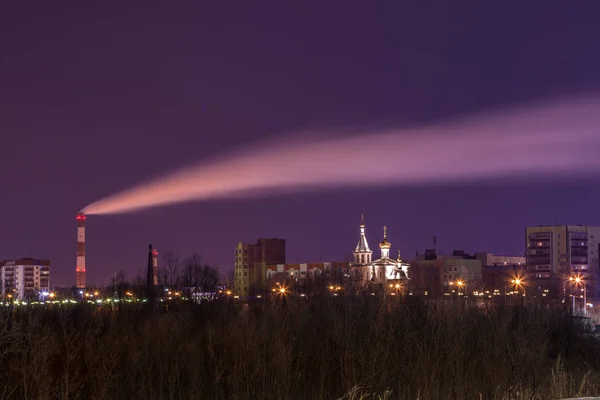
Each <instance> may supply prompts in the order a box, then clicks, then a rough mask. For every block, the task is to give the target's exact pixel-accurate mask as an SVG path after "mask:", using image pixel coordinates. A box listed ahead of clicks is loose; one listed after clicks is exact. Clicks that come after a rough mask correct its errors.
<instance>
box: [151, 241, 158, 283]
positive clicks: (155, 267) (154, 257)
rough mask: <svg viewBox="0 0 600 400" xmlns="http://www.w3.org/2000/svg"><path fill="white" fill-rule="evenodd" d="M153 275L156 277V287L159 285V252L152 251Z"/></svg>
mask: <svg viewBox="0 0 600 400" xmlns="http://www.w3.org/2000/svg"><path fill="white" fill-rule="evenodd" d="M152 274H153V276H154V286H157V285H158V251H156V249H154V250H152Z"/></svg>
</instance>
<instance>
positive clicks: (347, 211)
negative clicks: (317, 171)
mask: <svg viewBox="0 0 600 400" xmlns="http://www.w3.org/2000/svg"><path fill="white" fill-rule="evenodd" d="M35 3H37V4H33V3H31V2H29V3H25V2H22V1H14V0H10V1H7V2H6V4H5V5H3V8H2V12H1V13H0V132H1V133H0V135H1V136H0V137H2V141H1V142H0V143H1V144H2V155H3V163H2V168H0V182H2V188H3V194H2V195H1V196H0V226H1V227H2V229H1V230H0V258H13V257H21V256H27V255H29V254H31V255H32V256H34V257H39V258H50V259H51V260H52V263H53V268H54V269H53V280H54V283H55V284H72V283H73V282H74V275H75V274H74V269H75V251H76V243H75V240H76V228H75V214H76V213H77V211H78V210H79V209H81V208H82V207H84V206H85V205H87V204H89V203H91V202H93V201H96V200H99V199H101V198H103V197H105V196H107V195H110V194H113V193H115V192H118V191H119V190H122V189H126V188H128V187H130V186H132V185H135V184H138V183H139V182H140V181H144V180H147V179H150V178H152V177H154V176H157V175H160V174H163V173H164V172H166V171H170V170H173V169H176V168H179V167H182V166H186V165H189V164H191V163H196V162H202V161H203V160H205V159H209V158H212V157H214V156H215V155H218V154H220V153H221V152H223V151H230V150H235V149H237V148H238V147H239V146H242V145H247V144H252V143H253V142H254V141H256V140H265V139H266V138H268V137H270V136H272V135H277V134H281V133H285V132H290V131H297V130H305V129H311V128H314V127H318V128H319V129H321V128H330V127H332V128H335V129H338V128H340V127H362V126H366V125H368V126H373V125H377V126H389V125H394V126H398V127H403V126H409V125H410V124H414V123H423V122H431V121H438V120H441V119H444V118H446V117H452V116H455V115H460V114H464V113H471V112H475V111H479V110H482V111H483V110H489V109H494V108H495V107H497V106H501V105H509V104H515V103H518V102H521V101H528V100H539V99H544V98H548V97H555V96H560V95H561V94H566V93H572V92H573V91H576V90H579V89H581V88H586V89H587V88H595V87H597V81H598V78H600V77H599V76H598V75H599V73H598V71H600V56H599V55H598V54H597V53H598V52H597V51H595V50H596V48H597V38H598V37H600V25H599V24H598V23H597V15H598V12H599V11H600V4H598V3H597V2H594V1H582V2H578V3H577V5H572V4H570V5H569V6H568V7H564V8H561V7H555V6H554V5H553V4H550V3H547V4H545V5H544V7H540V6H539V4H537V3H523V2H508V3H507V2H503V3H498V4H489V3H485V4H484V3H474V2H471V4H469V5H468V6H466V5H465V6H461V5H460V4H459V2H456V1H447V2H434V3H436V4H438V6H437V7H436V8H432V7H428V6H426V5H424V4H423V3H422V2H418V3H417V2H415V3H414V4H415V5H414V6H411V5H407V4H405V2H392V1H389V2H380V3H377V5H374V6H372V7H371V8H369V9H365V8H364V2H358V1H356V2H355V1H350V2H344V3H343V4H344V6H343V7H342V8H340V7H333V6H329V5H325V4H324V3H323V2H320V1H319V2H318V1H305V2H298V3H295V4H298V5H300V4H301V6H298V7H291V6H290V5H289V4H290V3H289V2H285V4H283V3H282V2H271V4H267V3H264V2H263V3H261V5H260V6H257V5H256V3H253V4H252V5H250V3H248V2H237V3H236V7H233V6H231V5H227V4H225V3H222V2H210V3H215V4H211V5H210V7H211V8H207V7H202V6H200V5H199V4H206V3H207V2H198V1H182V2H159V1H147V2H144V5H143V6H140V5H133V3H131V2H127V5H124V2H122V1H106V2H102V6H100V5H97V6H94V5H90V4H89V3H88V2H81V1H77V2H76V1H71V2H62V3H61V4H60V5H59V4H58V3H56V2H47V1H39V0H38V1H37V2H35ZM139 3H140V4H141V3H142V2H139ZM217 3H218V4H217ZM397 3H398V4H402V6H399V5H397ZM98 4H100V3H98ZM175 4H177V5H175ZM339 4H342V3H339ZM417 4H418V5H417ZM440 4H446V5H440ZM324 130H326V129H324ZM531 151H532V152H535V151H536V147H535V146H532V147H531ZM392 156H393V154H391V155H390V157H392ZM379 157H380V156H379V155H377V154H365V155H364V157H363V158H362V159H361V160H356V159H352V160H351V162H363V163H377V162H378V158H379ZM507 162H510V154H507ZM599 197H600V189H598V185H597V182H596V181H595V180H593V179H591V178H581V177H572V178H569V177H556V178H555V179H546V180H544V181H542V182H538V183H531V182H529V181H526V180H524V181H518V182H513V181H506V180H505V181H502V182H497V181H494V182H493V183H490V182H488V183H477V184H475V183H473V184H466V183H463V184H445V185H439V184H435V185H421V186H417V185H411V186H407V187H397V186H390V187H388V188H383V189H381V188H380V189H377V188H370V189H365V190H359V189H356V188H351V189H340V190H336V191H328V192H324V193H312V194H291V195H285V196H284V195H282V196H271V197H269V198H268V199H258V198H255V199H251V200H247V201H242V200H212V201H208V202H199V203H191V204H184V205H176V206H171V207H165V208H156V209H151V210H148V211H142V212H140V213H135V214H123V215H108V216H91V217H90V218H89V219H88V229H87V246H88V262H87V265H88V281H89V282H90V283H105V282H106V281H108V279H109V277H110V276H111V275H112V273H113V272H114V271H117V270H119V269H124V270H126V271H127V272H128V273H129V274H130V275H133V274H135V273H136V272H137V271H138V269H140V268H142V269H143V268H144V266H145V263H146V248H147V247H146V246H147V244H148V243H153V244H154V245H155V246H156V247H157V248H158V250H159V252H165V251H167V250H173V251H175V252H178V253H180V254H182V255H186V254H188V253H191V252H192V251H196V252H198V253H200V254H202V255H203V257H204V259H205V260H206V261H207V262H209V263H213V264H219V265H221V266H222V267H223V268H224V269H230V268H232V265H231V264H232V259H233V257H232V251H233V250H232V249H233V246H234V245H235V244H236V242H237V241H238V240H243V241H254V240H255V239H256V238H257V237H261V236H267V237H272V236H277V237H284V238H286V239H287V241H288V258H289V261H291V262H295V261H296V262H301V261H318V260H320V259H321V258H322V259H324V260H335V259H341V258H342V257H343V256H344V255H345V253H346V252H348V251H351V250H352V249H353V247H354V246H355V245H356V240H357V234H358V224H359V222H360V214H361V213H364V214H365V218H366V223H367V233H368V237H369V240H370V241H371V242H372V243H371V245H372V246H374V245H375V244H376V243H377V241H379V240H380V236H381V232H380V231H381V227H382V226H383V225H384V224H386V225H388V227H389V229H388V234H389V235H388V236H389V239H390V241H391V242H392V247H393V254H395V249H396V248H397V246H400V248H401V250H402V252H403V254H404V255H405V257H407V258H410V256H412V255H413V254H414V252H415V250H416V249H419V250H423V249H425V248H427V247H430V243H431V237H432V236H433V235H437V237H438V247H440V248H441V249H442V250H445V251H450V250H452V249H453V248H463V249H465V250H468V251H492V252H498V253H516V254H521V253H522V252H523V232H524V228H525V226H527V225H537V224H545V223H562V224H565V223H573V224H578V223H580V224H600V217H598V216H597V212H596V209H597V204H599ZM30 248H31V253H30V250H29V249H30Z"/></svg>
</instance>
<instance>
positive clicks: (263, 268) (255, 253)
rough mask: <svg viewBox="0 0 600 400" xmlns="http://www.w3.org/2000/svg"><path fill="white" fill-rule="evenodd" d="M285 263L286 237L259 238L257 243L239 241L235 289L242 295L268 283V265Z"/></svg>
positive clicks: (258, 289) (259, 288) (236, 257)
mask: <svg viewBox="0 0 600 400" xmlns="http://www.w3.org/2000/svg"><path fill="white" fill-rule="evenodd" d="M274 264H285V239H276V238H272V239H264V238H263V239H258V243H256V244H246V243H242V242H239V243H238V244H237V246H236V247H235V263H234V290H235V292H236V294H239V295H240V296H242V297H245V296H248V295H251V294H252V293H253V292H255V291H261V290H263V289H264V286H265V285H266V277H267V265H274Z"/></svg>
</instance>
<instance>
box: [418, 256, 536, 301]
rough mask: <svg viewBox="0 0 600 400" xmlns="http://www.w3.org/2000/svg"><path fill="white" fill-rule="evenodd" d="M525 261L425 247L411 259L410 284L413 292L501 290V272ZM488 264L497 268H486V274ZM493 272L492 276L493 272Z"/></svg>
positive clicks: (433, 293) (521, 258)
mask: <svg viewBox="0 0 600 400" xmlns="http://www.w3.org/2000/svg"><path fill="white" fill-rule="evenodd" d="M525 261H526V259H525V257H522V256H503V255H495V254H492V253H483V252H481V253H475V254H469V253H466V252H465V251H463V250H454V251H453V252H452V254H438V253H437V251H436V250H426V251H425V253H424V254H417V257H416V259H415V260H413V261H410V265H411V280H412V286H413V290H414V291H415V293H416V294H420V295H428V296H441V295H444V294H446V293H448V294H451V293H459V292H460V293H463V294H472V293H475V292H477V293H480V292H481V291H483V290H493V289H500V288H503V287H504V280H505V279H504V275H505V274H507V271H508V270H509V269H510V270H511V271H512V269H513V266H520V267H521V268H522V269H524V268H525ZM489 267H497V268H495V269H494V268H493V269H491V270H489V274H487V275H486V271H488V268H489ZM494 272H495V273H496V274H495V275H494V274H492V273H494ZM498 274H500V275H501V276H498ZM486 276H487V277H488V281H487V282H486ZM500 281H502V282H503V283H502V284H501V285H500V284H498V282H500ZM496 286H498V288H496Z"/></svg>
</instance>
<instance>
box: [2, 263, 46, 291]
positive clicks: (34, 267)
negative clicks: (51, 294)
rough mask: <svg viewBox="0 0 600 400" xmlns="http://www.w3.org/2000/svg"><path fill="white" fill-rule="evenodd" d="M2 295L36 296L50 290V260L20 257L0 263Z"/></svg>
mask: <svg viewBox="0 0 600 400" xmlns="http://www.w3.org/2000/svg"><path fill="white" fill-rule="evenodd" d="M0 277H1V279H2V284H1V291H2V296H8V295H11V296H13V298H15V299H20V300H22V299H30V298H37V297H38V295H39V294H40V293H41V292H47V291H49V290H50V260H37V259H34V258H22V259H19V260H7V261H3V262H2V263H1V264H0Z"/></svg>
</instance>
